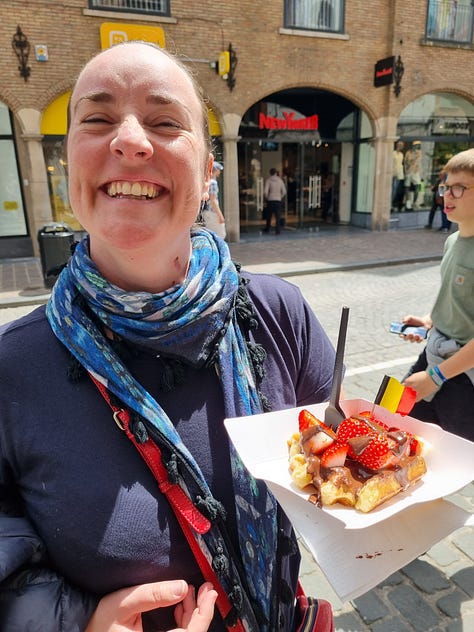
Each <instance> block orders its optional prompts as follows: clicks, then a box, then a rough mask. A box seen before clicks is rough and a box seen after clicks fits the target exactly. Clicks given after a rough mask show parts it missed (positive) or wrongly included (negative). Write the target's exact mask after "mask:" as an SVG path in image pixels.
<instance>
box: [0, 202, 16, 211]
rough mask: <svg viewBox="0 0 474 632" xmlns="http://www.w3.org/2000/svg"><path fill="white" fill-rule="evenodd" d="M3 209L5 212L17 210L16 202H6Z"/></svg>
mask: <svg viewBox="0 0 474 632" xmlns="http://www.w3.org/2000/svg"><path fill="white" fill-rule="evenodd" d="M3 209H4V210H5V211H16V210H18V202H14V201H13V200H11V201H10V200H6V201H5V202H4V203H3Z"/></svg>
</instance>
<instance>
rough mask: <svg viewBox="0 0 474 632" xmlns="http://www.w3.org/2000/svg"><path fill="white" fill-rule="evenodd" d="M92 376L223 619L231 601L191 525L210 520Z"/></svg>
mask: <svg viewBox="0 0 474 632" xmlns="http://www.w3.org/2000/svg"><path fill="white" fill-rule="evenodd" d="M89 376H90V378H91V380H92V381H93V382H94V384H95V385H96V386H97V388H98V389H99V391H100V393H101V395H102V396H103V398H104V399H105V401H106V402H107V403H108V404H109V406H110V408H111V409H112V410H113V417H114V421H115V423H116V424H117V426H118V427H119V428H120V429H121V430H123V431H124V432H125V434H126V435H127V437H128V438H129V439H130V440H131V442H132V443H133V445H134V446H135V447H136V448H137V450H138V452H139V453H140V454H141V456H142V457H143V459H144V460H145V462H146V464H147V465H148V467H149V468H150V470H151V471H152V473H153V475H154V477H155V478H156V480H157V482H158V486H159V489H160V491H161V492H162V493H163V494H165V496H166V498H167V499H168V501H169V503H170V505H171V507H172V509H173V511H174V513H175V515H176V518H177V520H178V522H179V524H180V526H181V529H182V530H183V533H184V535H185V536H186V539H187V541H188V544H189V546H190V548H191V551H192V552H193V555H194V557H195V558H196V562H197V563H198V566H199V568H200V570H201V573H202V574H203V577H204V579H205V580H206V581H208V582H211V584H212V585H213V586H214V589H215V590H216V591H217V601H216V605H217V607H218V609H219V612H220V613H221V616H222V618H223V619H224V621H225V620H226V618H227V616H228V614H229V612H230V611H231V609H232V605H231V603H230V601H229V598H228V597H227V594H226V592H225V590H224V589H223V587H222V586H221V583H220V581H219V579H218V577H217V575H216V574H215V572H214V570H213V569H212V566H211V565H210V563H209V562H208V560H207V558H206V556H205V555H204V553H203V551H202V550H201V547H200V546H199V543H198V542H197V540H196V537H195V535H194V534H193V532H192V529H194V531H196V533H199V534H201V535H202V534H204V533H207V532H208V531H209V529H210V528H211V522H210V521H209V520H208V519H207V518H206V517H205V516H204V515H203V514H202V513H201V512H200V511H199V510H198V509H197V508H196V507H195V506H194V504H193V502H192V500H191V499H190V498H189V497H188V496H187V495H186V494H185V492H184V490H183V489H182V488H181V487H180V486H179V485H178V484H177V483H170V482H169V480H168V472H167V470H166V468H165V467H164V465H163V462H162V460H161V450H160V448H159V447H158V445H157V444H156V443H155V442H154V441H153V440H152V439H150V438H148V439H147V440H146V441H145V442H144V443H138V442H137V440H136V439H135V436H134V434H133V433H132V432H131V430H130V413H129V412H128V410H126V409H123V408H118V407H117V406H114V404H112V402H111V401H110V396H109V393H108V391H107V389H106V388H105V386H104V385H103V384H102V383H101V382H99V381H98V380H97V379H96V378H95V377H94V376H93V375H92V374H91V373H89ZM227 628H228V630H231V631H232V632H245V629H244V627H243V625H242V622H241V621H240V619H239V620H237V622H236V624H235V625H234V626H227Z"/></svg>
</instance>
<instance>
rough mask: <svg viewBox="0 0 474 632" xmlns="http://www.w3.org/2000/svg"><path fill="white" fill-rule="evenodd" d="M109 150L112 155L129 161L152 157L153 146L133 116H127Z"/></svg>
mask: <svg viewBox="0 0 474 632" xmlns="http://www.w3.org/2000/svg"><path fill="white" fill-rule="evenodd" d="M110 149H111V151H112V152H113V153H114V154H116V155H118V156H121V157H123V158H128V159H129V160H133V159H135V158H140V159H148V158H150V157H151V156H152V155H153V145H152V144H151V143H150V141H149V139H148V136H147V134H146V131H145V130H144V128H143V126H142V125H141V123H140V122H139V121H138V120H137V118H136V117H135V116H128V117H127V118H126V119H125V120H124V121H123V122H122V123H121V124H120V126H119V127H118V129H117V134H116V135H115V138H114V139H113V140H112V142H111V143H110Z"/></svg>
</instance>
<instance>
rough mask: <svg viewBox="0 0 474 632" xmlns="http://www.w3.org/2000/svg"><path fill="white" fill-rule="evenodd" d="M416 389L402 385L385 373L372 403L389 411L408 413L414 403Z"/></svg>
mask: <svg viewBox="0 0 474 632" xmlns="http://www.w3.org/2000/svg"><path fill="white" fill-rule="evenodd" d="M415 400H416V391H415V390H414V389H413V388H411V387H410V386H403V384H401V383H400V382H399V381H398V380H397V379H395V378H394V377H389V376H388V375H385V376H384V378H383V380H382V384H381V385H380V388H379V391H378V393H377V396H376V398H375V400H374V404H378V405H379V406H382V407H383V408H386V409H387V410H388V411H390V412H391V413H399V414H400V415H408V413H409V412H410V411H411V409H412V408H413V406H414V405H415Z"/></svg>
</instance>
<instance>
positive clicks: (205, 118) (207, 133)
mask: <svg viewBox="0 0 474 632" xmlns="http://www.w3.org/2000/svg"><path fill="white" fill-rule="evenodd" d="M130 44H143V45H145V46H150V48H154V49H155V50H158V51H160V53H162V54H163V55H166V57H168V58H169V59H171V60H172V61H173V62H174V63H175V64H176V65H177V66H178V67H179V68H181V70H182V71H183V72H184V73H185V74H186V75H187V76H188V77H189V80H190V81H191V84H192V86H193V88H194V92H195V93H196V96H197V98H198V101H199V103H200V105H201V115H202V133H203V137H204V142H205V144H206V148H207V149H208V151H209V152H211V151H212V149H213V145H212V137H211V133H210V130H209V119H208V112H207V102H206V99H205V97H204V95H203V91H202V88H201V86H200V85H199V84H198V82H197V81H196V78H195V77H194V75H193V74H192V72H191V71H190V69H189V68H188V67H187V66H186V64H184V62H182V61H181V60H180V59H178V57H176V55H173V54H172V53H170V52H169V51H167V50H165V49H164V48H161V47H160V46H158V45H157V44H154V43H153V42H144V41H142V40H131V41H127V42H121V43H120V44H116V46H128V45H130ZM103 52H104V51H100V52H99V53H97V55H95V56H96V57H97V56H98V55H100V54H101V53H103ZM86 65H87V64H86ZM77 79H78V77H77V78H76V82H77ZM76 82H74V86H75V84H76ZM73 92H74V88H73V89H72V91H71V96H72V93H73ZM70 122H71V97H69V103H68V106H67V132H68V133H69V127H70Z"/></svg>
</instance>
